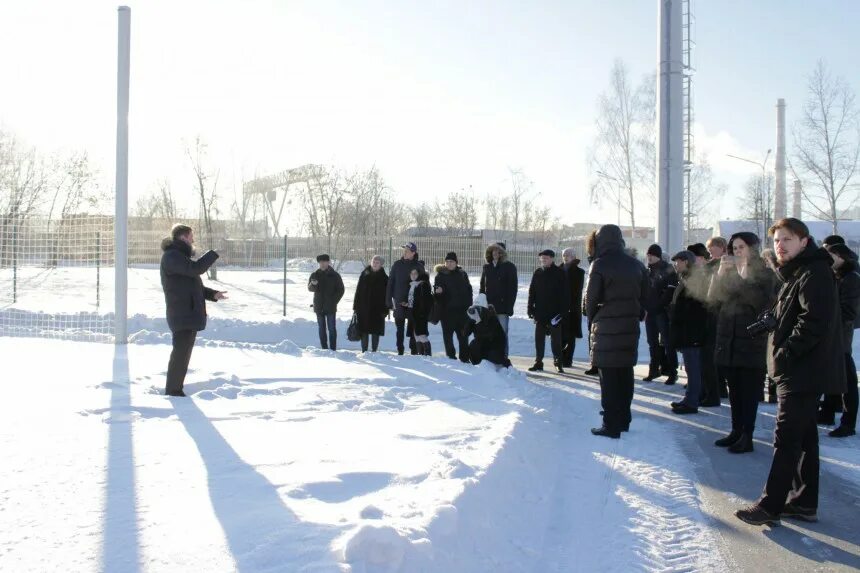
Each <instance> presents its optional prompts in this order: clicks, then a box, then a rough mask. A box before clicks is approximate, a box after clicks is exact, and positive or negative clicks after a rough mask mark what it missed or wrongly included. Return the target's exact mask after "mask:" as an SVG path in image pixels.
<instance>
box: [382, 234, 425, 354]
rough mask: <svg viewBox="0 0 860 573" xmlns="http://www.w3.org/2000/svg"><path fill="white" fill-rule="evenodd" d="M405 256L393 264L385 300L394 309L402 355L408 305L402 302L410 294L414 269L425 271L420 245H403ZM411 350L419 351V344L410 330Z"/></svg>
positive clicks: (398, 343)
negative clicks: (419, 253)
mask: <svg viewBox="0 0 860 573" xmlns="http://www.w3.org/2000/svg"><path fill="white" fill-rule="evenodd" d="M401 248H402V249H403V256H402V257H401V258H400V259H398V260H396V261H395V262H394V264H392V265H391V271H390V273H389V276H388V287H387V290H386V293H385V300H386V301H387V303H388V305H389V306H388V308H390V309H392V310H393V311H394V325H395V326H396V328H397V333H396V341H397V354H400V355H402V354H403V352H404V347H403V339H404V334H405V326H406V314H407V313H406V307H404V306H403V305H402V304H400V303H402V302H406V298H407V297H408V296H409V283H410V281H411V279H410V278H409V274H410V273H411V272H412V269H418V274H419V275H422V274H424V273H425V271H424V262H423V261H419V260H418V246H417V245H416V244H415V243H406V244H404V245H401ZM409 351H410V353H412V354H417V353H418V346H417V345H416V344H415V334H414V333H413V332H411V329H410V332H409Z"/></svg>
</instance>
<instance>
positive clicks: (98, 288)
mask: <svg viewBox="0 0 860 573" xmlns="http://www.w3.org/2000/svg"><path fill="white" fill-rule="evenodd" d="M101 275H102V232H101V231H96V310H98V308H99V304H100V303H101V286H102V280H101Z"/></svg>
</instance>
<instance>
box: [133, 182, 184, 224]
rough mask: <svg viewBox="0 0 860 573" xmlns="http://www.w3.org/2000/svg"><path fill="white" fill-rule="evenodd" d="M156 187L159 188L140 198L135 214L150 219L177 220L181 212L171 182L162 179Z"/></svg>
mask: <svg viewBox="0 0 860 573" xmlns="http://www.w3.org/2000/svg"><path fill="white" fill-rule="evenodd" d="M156 186H157V188H156V189H154V190H152V191H150V192H149V193H148V194H146V195H143V196H141V197H138V199H137V201H136V202H135V205H134V214H135V215H136V216H137V217H146V218H150V219H167V220H171V221H173V220H176V219H177V218H178V216H179V212H178V209H177V207H176V199H175V198H174V196H173V190H172V189H171V187H170V181H168V180H167V179H166V178H165V179H161V180H159V181H158V182H157V183H156Z"/></svg>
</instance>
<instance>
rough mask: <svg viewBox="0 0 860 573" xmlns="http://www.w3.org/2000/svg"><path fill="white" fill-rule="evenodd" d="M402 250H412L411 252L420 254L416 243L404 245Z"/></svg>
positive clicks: (401, 246)
mask: <svg viewBox="0 0 860 573" xmlns="http://www.w3.org/2000/svg"><path fill="white" fill-rule="evenodd" d="M400 248H401V249H409V250H410V251H412V252H413V253H417V252H418V245H416V244H415V243H412V242H409V243H403V244H402V245H400Z"/></svg>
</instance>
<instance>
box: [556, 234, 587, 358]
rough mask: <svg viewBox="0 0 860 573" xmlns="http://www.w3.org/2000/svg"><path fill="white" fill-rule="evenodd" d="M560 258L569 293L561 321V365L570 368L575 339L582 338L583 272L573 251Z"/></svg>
mask: <svg viewBox="0 0 860 573" xmlns="http://www.w3.org/2000/svg"><path fill="white" fill-rule="evenodd" d="M561 258H562V260H563V261H564V265H562V267H561V268H562V270H564V274H565V275H566V277H567V287H568V292H569V293H570V304H569V306H568V311H567V312H566V313H565V314H564V320H563V321H562V358H563V360H562V364H563V365H564V366H566V367H572V366H573V353H574V351H575V350H576V339H577V338H582V287H583V285H584V284H585V271H584V270H582V269H581V268H580V267H579V259H577V258H576V255H575V254H574V252H573V249H570V248H567V249H565V250H564V251H562V253H561Z"/></svg>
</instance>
